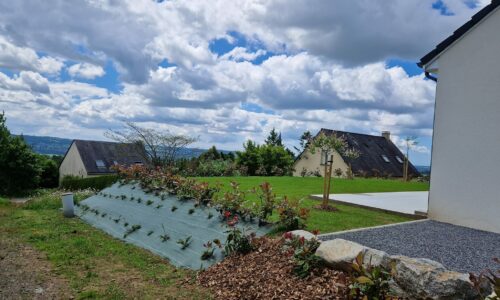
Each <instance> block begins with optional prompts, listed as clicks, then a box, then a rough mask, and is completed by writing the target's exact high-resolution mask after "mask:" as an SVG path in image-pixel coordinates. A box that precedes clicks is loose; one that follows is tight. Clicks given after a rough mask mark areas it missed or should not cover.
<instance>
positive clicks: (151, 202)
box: [146, 200, 154, 206]
mask: <svg viewBox="0 0 500 300" xmlns="http://www.w3.org/2000/svg"><path fill="white" fill-rule="evenodd" d="M153 203H154V201H153V200H148V201H146V205H148V206H149V205H151V204H153Z"/></svg>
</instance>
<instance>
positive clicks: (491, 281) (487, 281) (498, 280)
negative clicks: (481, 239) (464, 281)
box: [469, 258, 500, 300]
mask: <svg viewBox="0 0 500 300" xmlns="http://www.w3.org/2000/svg"><path fill="white" fill-rule="evenodd" d="M493 261H495V262H496V263H497V264H500V259H498V258H494V259H493ZM469 278H470V281H471V282H472V284H473V285H474V288H475V289H476V291H477V292H478V294H479V295H480V297H481V299H486V300H500V269H499V270H497V272H496V274H495V273H494V271H492V270H491V269H486V270H484V271H482V272H481V273H480V274H479V275H475V274H473V273H470V274H469ZM488 285H490V286H488ZM491 288H493V292H494V293H495V294H492V293H491Z"/></svg>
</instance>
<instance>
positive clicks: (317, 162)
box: [293, 150, 347, 176]
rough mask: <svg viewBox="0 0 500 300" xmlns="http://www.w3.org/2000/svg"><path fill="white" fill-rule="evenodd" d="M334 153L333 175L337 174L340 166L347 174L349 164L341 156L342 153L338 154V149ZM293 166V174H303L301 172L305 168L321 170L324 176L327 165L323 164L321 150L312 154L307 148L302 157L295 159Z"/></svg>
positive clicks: (311, 170)
mask: <svg viewBox="0 0 500 300" xmlns="http://www.w3.org/2000/svg"><path fill="white" fill-rule="evenodd" d="M332 154H333V170H332V176H335V175H334V170H335V169H338V168H340V169H341V170H342V173H343V174H344V176H345V175H346V172H347V164H346V163H345V162H344V159H343V158H342V156H340V154H338V153H337V152H336V151H334V152H333V153H332ZM293 168H294V171H293V176H302V175H301V172H302V169H303V168H305V169H306V170H307V171H308V172H315V171H319V172H320V174H321V176H324V174H325V166H324V165H321V150H318V151H315V153H314V154H312V153H311V151H309V150H306V151H305V152H304V153H302V155H301V157H300V158H299V159H298V160H297V161H295V164H294V166H293Z"/></svg>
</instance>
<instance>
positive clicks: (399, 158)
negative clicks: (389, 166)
mask: <svg viewBox="0 0 500 300" xmlns="http://www.w3.org/2000/svg"><path fill="white" fill-rule="evenodd" d="M396 160H397V161H398V162H399V163H400V164H402V163H403V160H402V159H401V157H399V156H396Z"/></svg>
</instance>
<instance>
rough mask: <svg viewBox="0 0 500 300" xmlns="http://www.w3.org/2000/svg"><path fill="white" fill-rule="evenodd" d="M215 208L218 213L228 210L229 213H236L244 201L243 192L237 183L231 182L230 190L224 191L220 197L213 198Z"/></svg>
mask: <svg viewBox="0 0 500 300" xmlns="http://www.w3.org/2000/svg"><path fill="white" fill-rule="evenodd" d="M214 202H215V204H216V209H217V210H218V211H219V213H220V214H224V213H225V212H226V211H229V212H230V213H231V214H236V213H239V212H240V211H241V208H242V206H243V203H245V193H244V192H242V191H241V190H240V186H239V184H238V183H236V182H234V181H232V182H231V190H229V191H227V192H225V193H224V195H223V196H222V197H218V198H216V199H215V200H214Z"/></svg>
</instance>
